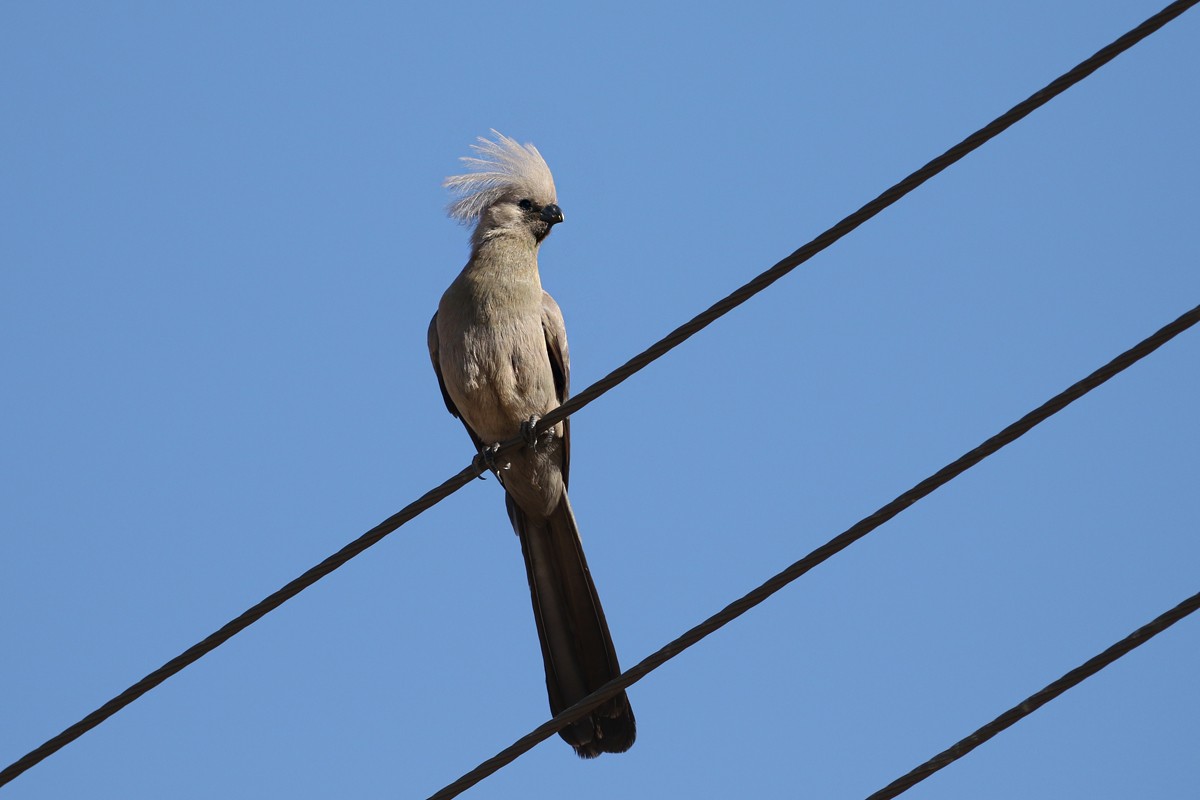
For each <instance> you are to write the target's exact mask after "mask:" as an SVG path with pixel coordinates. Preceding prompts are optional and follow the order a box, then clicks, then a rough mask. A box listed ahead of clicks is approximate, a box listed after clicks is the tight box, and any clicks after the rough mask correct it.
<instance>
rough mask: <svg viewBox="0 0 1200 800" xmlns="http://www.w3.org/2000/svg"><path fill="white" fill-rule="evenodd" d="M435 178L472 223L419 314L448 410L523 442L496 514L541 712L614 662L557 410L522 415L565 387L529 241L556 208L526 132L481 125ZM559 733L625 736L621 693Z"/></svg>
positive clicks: (560, 353) (594, 743)
mask: <svg viewBox="0 0 1200 800" xmlns="http://www.w3.org/2000/svg"><path fill="white" fill-rule="evenodd" d="M492 133H493V134H494V136H495V140H494V141H493V140H490V139H487V138H484V137H480V138H479V143H478V144H476V145H472V149H473V150H474V151H475V153H476V155H475V156H470V157H466V158H463V159H462V160H463V161H464V162H465V163H466V164H467V166H468V169H469V172H468V173H466V174H464V175H457V176H454V177H451V178H447V179H446V183H445V185H446V187H447V188H449V189H450V190H451V191H452V192H454V193H455V194H456V195H457V199H456V200H455V201H454V202H453V203H452V204H451V205H450V207H449V213H450V216H451V217H453V218H454V219H456V220H458V221H460V222H462V223H464V224H474V225H475V229H474V233H473V234H472V236H471V257H470V260H469V261H467V265H466V267H464V268H463V271H462V272H461V273H460V274H459V276H458V277H457V278H456V279H455V280H454V282H453V283H452V284H450V288H448V289H447V290H446V293H445V294H444V295H442V300H441V303H440V304H439V305H438V310H437V313H436V314H434V315H433V320H432V321H431V322H430V323H429V357H430V359H431V360H432V361H433V369H434V371H435V372H436V373H437V377H438V384H439V386H440V387H441V390H442V396H443V398H444V399H445V401H446V408H448V409H449V410H450V413H451V414H453V415H454V416H456V417H458V418H459V419H460V420H462V422H463V425H464V426H465V427H466V429H467V433H468V434H469V435H470V437H471V441H472V442H473V443H474V445H475V447H476V448H477V449H478V450H480V451H481V452H484V453H485V454H486V453H488V452H490V447H491V446H493V445H495V444H496V443H499V442H504V441H508V440H510V439H512V438H514V437H516V436H518V435H522V436H524V437H525V439H526V442H527V445H526V446H525V447H523V448H519V449H517V450H515V451H511V452H508V453H505V454H504V455H503V456H499V457H498V459H499V461H502V462H504V463H495V462H494V461H493V462H492V463H493V466H494V467H495V469H494V472H495V474H496V477H497V478H498V479H499V480H500V483H501V485H502V486H503V487H504V492H505V498H504V499H505V504H506V506H507V508H508V517H509V520H510V521H511V522H512V526H513V530H515V531H516V533H517V536H518V538H519V539H520V542H521V552H522V554H523V555H524V558H525V571H526V574H527V576H528V578H529V593H530V596H531V598H532V600H533V615H534V619H535V620H536V622H537V632H538V638H539V639H540V640H541V645H542V660H543V662H544V663H545V668H546V689H547V692H548V693H549V696H550V711H551V713H553V714H558V713H559V712H560V711H562V710H564V709H566V708H568V707H569V706H571V705H573V704H574V703H576V702H578V701H579V700H581V699H582V698H583V697H585V696H586V695H588V694H590V693H591V692H593V691H594V690H596V689H598V688H599V687H600V686H602V685H603V684H605V683H607V682H608V681H609V680H611V679H612V678H614V677H616V676H617V675H618V674H620V672H621V668H620V666H619V665H618V663H617V653H616V650H615V649H614V647H613V642H612V636H611V635H610V634H609V631H608V623H607V622H606V621H605V619H604V610H603V609H602V608H601V606H600V598H599V597H598V596H597V594H596V586H595V584H594V583H593V581H592V576H591V573H590V572H589V570H588V565H587V559H586V558H584V555H583V545H582V543H581V541H580V538H579V528H578V526H577V525H576V524H575V515H574V513H572V511H571V503H570V501H569V500H568V499H567V481H568V473H569V470H570V462H571V427H570V420H564V421H562V422H560V423H558V424H557V425H556V426H554V427H553V428H551V429H549V430H547V431H546V432H545V433H543V434H541V435H540V436H538V437H536V438H535V437H534V436H533V434H532V431H533V425H534V424H535V423H536V422H537V420H538V419H539V418H540V417H542V416H544V415H545V414H546V413H547V412H549V411H551V410H552V409H554V408H557V407H558V406H560V405H561V404H563V403H564V402H566V400H567V396H568V391H569V386H570V359H569V356H568V353H567V331H566V327H565V326H564V324H563V317H562V312H561V311H559V309H558V304H557V303H555V302H554V300H553V299H552V298H551V297H550V295H549V294H547V293H546V292H545V291H543V290H542V282H541V277H540V276H539V274H538V261H537V256H538V248H539V247H540V246H541V243H542V241H543V240H545V238H546V237H547V236H548V235H549V233H550V229H551V228H552V227H554V225H555V224H557V223H559V222H562V221H563V213H562V210H561V209H560V208H559V207H558V204H557V199H558V198H557V196H556V194H555V190H554V179H553V177H552V176H551V174H550V168H549V167H548V166H546V162H545V161H544V160H543V159H542V156H541V154H540V153H539V152H538V150H537V148H535V147H534V146H533V145H531V144H524V145H522V144H519V143H517V142H516V141H514V140H513V139H510V138H508V137H506V136H504V135H502V134H500V133H498V132H497V131H495V130H493V131H492ZM560 735H561V736H562V738H563V739H565V740H566V741H567V742H568V743H569V744H570V745H571V746H572V747H574V748H575V752H576V753H577V754H579V756H581V757H583V758H594V757H595V756H598V755H600V754H601V753H621V752H624V751H626V750H628V749H629V748H630V747H631V746H632V745H633V740H634V736H635V723H634V719H633V709H632V708H631V707H630V705H629V698H628V697H626V695H625V693H624V692H622V693H621V694H620V695H618V696H616V697H614V698H612V699H611V700H608V701H606V702H605V703H604V704H603V705H601V706H599V707H598V708H596V709H595V710H593V711H592V712H591V714H590V715H589V716H586V717H584V718H583V719H581V720H579V721H578V722H575V723H574V724H572V725H570V726H568V727H567V728H565V729H563V730H562V731H561V732H560Z"/></svg>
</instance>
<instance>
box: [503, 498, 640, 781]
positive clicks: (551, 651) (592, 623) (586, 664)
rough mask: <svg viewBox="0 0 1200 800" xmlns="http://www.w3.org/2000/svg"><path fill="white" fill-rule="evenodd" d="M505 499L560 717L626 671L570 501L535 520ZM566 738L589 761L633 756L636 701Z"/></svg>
mask: <svg viewBox="0 0 1200 800" xmlns="http://www.w3.org/2000/svg"><path fill="white" fill-rule="evenodd" d="M505 499H506V503H507V506H508V516H509V518H510V519H511V520H512V524H513V529H514V530H516V532H517V536H518V537H520V539H521V552H522V553H523V554H524V556H525V570H526V573H527V575H528V577H529V592H530V596H531V598H532V600H533V614H534V618H535V619H536V621H537V631H538V639H539V640H541V644H542V660H543V661H544V662H545V667H546V690H547V692H548V694H549V696H550V711H551V713H552V714H557V713H559V712H560V711H562V710H564V709H566V708H568V707H570V706H572V705H574V704H575V703H577V702H579V701H580V700H582V699H583V698H584V697H585V696H587V695H588V694H591V693H592V692H593V691H595V690H596V689H598V688H600V687H601V686H603V685H604V684H605V683H607V682H608V681H610V680H612V679H613V678H615V677H616V676H617V675H619V674H620V673H621V667H620V665H619V664H618V663H617V652H616V649H615V648H614V647H613V642H612V636H611V634H609V632H608V623H607V622H606V621H605V619H604V609H603V608H602V607H601V606H600V598H599V597H598V596H597V594H596V586H595V584H594V583H593V582H592V576H591V573H590V572H589V571H588V566H587V559H586V558H585V557H584V555H583V545H582V543H581V541H580V539H579V529H578V527H577V526H576V524H575V515H574V514H573V513H572V512H571V504H570V502H569V501H568V500H567V496H566V494H565V493H564V494H563V497H562V501H561V502H560V503H559V504H558V507H557V508H556V509H555V510H554V511H553V512H552V513H551V514H550V516H549V517H548V518H547V519H535V518H532V517H530V516H529V515H528V514H526V513H525V512H524V511H522V510H521V509H520V507H518V506H517V504H516V502H515V501H514V500H513V498H512V496H511V495H506V498H505ZM560 735H561V736H562V738H563V739H565V740H566V741H567V742H568V743H569V744H570V745H571V746H572V747H574V748H575V752H576V753H577V754H578V755H579V756H580V757H582V758H594V757H596V756H598V755H600V754H601V753H623V752H625V751H626V750H628V749H629V748H630V747H631V746H632V745H633V740H634V738H635V736H636V724H635V722H634V718H633V709H632V708H631V707H630V705H629V698H628V697H627V696H626V695H625V693H624V692H622V693H621V694H619V695H617V696H616V697H614V698H612V699H611V700H608V701H606V702H605V703H604V704H603V705H601V706H599V707H597V708H596V709H594V710H593V711H592V712H591V714H590V715H588V716H587V717H584V718H583V719H581V720H579V721H578V722H576V723H575V724H574V725H572V726H570V727H568V728H565V729H564V730H562V731H561V732H560Z"/></svg>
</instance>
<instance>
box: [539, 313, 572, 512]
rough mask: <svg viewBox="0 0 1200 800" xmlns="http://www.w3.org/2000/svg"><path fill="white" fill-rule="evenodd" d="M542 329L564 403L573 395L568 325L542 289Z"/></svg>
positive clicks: (565, 468) (565, 472) (566, 462)
mask: <svg viewBox="0 0 1200 800" xmlns="http://www.w3.org/2000/svg"><path fill="white" fill-rule="evenodd" d="M542 332H543V333H544V334H545V335H546V353H547V355H549V356H550V370H551V372H553V373H554V393H555V395H556V396H557V397H558V404H559V405H560V406H561V405H562V404H563V403H565V402H567V398H568V397H570V396H571V354H570V352H568V350H567V326H566V324H565V323H564V322H563V315H562V311H560V310H559V308H558V303H556V302H554V298H553V297H551V296H550V295H549V294H547V293H546V292H544V291H543V292H542ZM562 424H563V437H562V441H563V447H562V454H563V463H562V477H563V487H564V488H565V487H566V486H567V479H568V476H569V475H570V472H571V420H570V419H564V420H563V423H562Z"/></svg>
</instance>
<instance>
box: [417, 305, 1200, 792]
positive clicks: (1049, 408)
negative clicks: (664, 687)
mask: <svg viewBox="0 0 1200 800" xmlns="http://www.w3.org/2000/svg"><path fill="white" fill-rule="evenodd" d="M1197 322H1200V305H1198V306H1196V307H1195V308H1193V309H1192V310H1191V311H1188V312H1187V313H1186V314H1184V315H1183V316H1181V317H1179V318H1178V319H1177V320H1175V321H1174V322H1172V323H1170V324H1169V325H1166V326H1164V327H1163V328H1160V329H1159V330H1158V331H1157V332H1155V333H1154V334H1153V335H1151V336H1149V337H1147V338H1146V339H1143V340H1142V341H1141V342H1139V343H1138V344H1136V345H1134V346H1133V347H1131V348H1130V349H1128V350H1126V351H1125V352H1124V353H1122V354H1121V355H1119V356H1117V357H1116V358H1114V359H1113V360H1112V361H1110V362H1108V363H1107V364H1105V365H1104V366H1103V367H1101V368H1100V369H1098V370H1096V371H1095V372H1093V373H1092V374H1091V375H1088V376H1087V377H1086V378H1084V379H1083V380H1081V381H1079V382H1078V383H1076V384H1074V385H1072V386H1070V387H1069V388H1067V389H1065V390H1064V391H1062V392H1060V393H1059V394H1057V395H1055V396H1054V397H1052V398H1050V399H1049V400H1047V401H1046V402H1045V403H1043V404H1042V405H1040V406H1038V407H1037V408H1035V409H1034V410H1033V411H1030V412H1029V413H1028V414H1026V415H1025V416H1023V417H1021V418H1020V419H1019V420H1017V421H1016V422H1014V423H1013V424H1011V425H1009V426H1008V427H1007V428H1005V429H1004V430H1002V431H1000V432H999V433H997V434H996V435H995V436H993V437H991V438H990V439H988V440H987V441H985V442H984V443H983V444H981V445H979V446H978V447H976V448H975V449H974V450H971V451H969V452H967V453H965V454H963V455H962V456H960V457H959V458H957V459H956V460H954V461H953V462H951V463H950V464H947V465H946V466H944V467H942V468H941V469H940V470H938V471H937V472H935V473H934V474H933V475H930V476H929V477H928V478H926V479H925V480H923V481H921V482H920V483H918V484H917V485H916V486H914V487H912V488H911V489H909V490H908V491H907V492H905V493H904V494H902V495H900V496H899V497H897V498H896V499H895V500H893V501H891V502H890V503H888V504H887V505H885V506H883V507H882V508H880V509H879V510H878V511H876V512H875V513H873V514H871V515H870V516H868V517H864V518H863V519H861V520H859V521H858V522H856V523H855V524H854V525H852V526H851V527H850V528H847V529H846V530H845V531H844V532H842V533H840V534H838V535H837V536H835V537H834V538H832V539H830V540H829V541H828V542H826V543H825V544H823V545H821V546H820V547H818V548H817V549H816V550H813V551H812V552H811V553H809V554H808V555H806V556H805V557H804V558H802V559H800V560H799V561H797V562H796V563H795V564H792V565H791V566H790V567H788V568H787V569H785V570H784V571H783V572H780V573H779V574H778V575H776V576H775V577H773V578H771V579H770V580H768V581H767V582H766V583H764V584H762V585H761V586H759V587H757V588H756V589H754V590H753V591H751V592H749V593H747V594H746V595H744V596H742V597H741V598H739V599H738V600H735V601H734V602H732V603H730V604H729V605H728V606H726V607H725V608H723V609H722V610H721V611H719V612H717V613H716V614H713V615H712V616H711V617H709V618H708V619H706V620H705V621H704V622H701V623H700V624H699V625H697V626H695V627H694V628H692V629H691V630H689V631H687V632H686V633H684V634H683V635H682V636H680V637H679V638H677V639H675V640H674V641H672V642H670V643H668V644H666V645H664V646H663V647H662V648H660V649H659V650H657V651H655V652H654V653H652V654H650V655H649V656H647V657H646V658H644V659H642V660H641V661H640V662H638V663H637V664H636V665H635V666H633V667H631V668H630V669H628V670H626V671H625V672H623V673H621V674H620V675H618V676H617V677H616V678H613V679H612V680H611V681H609V682H608V683H606V684H604V685H603V686H601V687H600V688H599V689H597V690H596V691H594V692H592V693H591V694H590V695H588V696H587V697H585V698H583V699H582V700H580V701H579V702H578V703H576V704H575V705H573V706H571V707H570V708H568V709H567V710H565V711H563V712H561V713H560V714H558V716H556V717H554V718H553V719H551V720H549V721H547V722H544V723H542V724H541V725H539V726H538V727H537V728H535V729H534V730H532V731H530V732H529V733H527V734H526V735H524V736H522V737H521V738H520V739H518V740H517V741H515V742H514V743H513V744H511V745H509V746H508V747H506V748H505V749H504V750H501V751H500V752H499V753H497V754H496V755H494V756H492V757H491V758H489V759H488V760H487V761H484V762H483V763H482V764H480V765H479V766H477V767H476V768H475V769H473V770H471V771H470V772H468V773H466V774H465V775H463V776H462V777H461V778H459V779H458V780H456V781H454V782H453V783H451V784H449V785H447V786H446V787H445V788H444V789H442V790H441V791H439V792H437V793H435V794H433V795H431V796H430V797H429V800H449V798H451V797H457V796H458V795H459V794H461V793H462V792H464V791H465V790H467V789H469V788H471V787H472V786H474V785H475V784H476V783H479V781H481V780H483V779H484V778H486V777H488V776H489V775H491V774H492V773H494V772H496V771H497V770H499V769H500V768H501V767H504V766H505V765H507V764H509V763H511V762H512V761H515V760H516V759H517V758H518V757H520V756H521V755H523V754H524V753H526V752H527V751H529V750H532V749H533V748H534V746H536V745H537V744H538V743H540V742H541V741H543V740H545V739H548V738H550V737H551V736H553V735H554V734H556V733H558V731H559V730H560V729H562V728H565V727H566V726H567V725H570V724H571V723H572V722H574V721H575V720H578V719H581V718H583V717H584V716H585V715H587V713H588V712H590V711H591V710H592V709H593V708H595V707H596V706H598V705H600V704H601V703H603V702H604V701H606V700H608V699H609V698H611V697H614V696H616V695H617V694H619V693H620V692H623V691H625V689H627V688H628V687H630V686H632V685H633V684H635V683H637V682H638V681H640V680H641V679H642V678H644V677H646V675H648V674H649V673H651V672H653V671H654V670H656V669H658V668H659V667H660V666H662V665H663V664H665V663H666V662H668V661H670V660H671V659H672V658H674V657H675V656H677V655H679V654H680V653H682V652H683V651H684V650H686V649H687V648H689V647H691V646H692V645H694V644H695V643H696V642H698V641H700V640H701V639H703V638H705V637H706V636H708V635H709V634H711V633H714V632H716V631H717V630H719V629H720V628H722V627H724V626H725V625H727V624H728V623H730V622H732V621H733V620H735V619H737V618H738V617H740V616H741V615H742V614H745V613H746V612H747V611H749V610H750V609H752V608H754V607H755V606H756V605H758V604H759V603H761V602H763V601H764V600H766V599H767V598H768V597H770V596H771V595H773V594H775V593H776V592H778V591H779V590H780V589H782V588H783V587H784V586H787V585H788V584H789V583H791V582H792V581H794V580H796V579H797V578H799V577H800V576H801V575H803V574H804V573H806V572H808V571H809V570H811V569H812V568H813V567H815V566H817V565H818V564H820V563H822V562H823V561H825V560H827V559H829V558H831V557H833V556H834V555H836V554H837V553H840V552H841V551H842V550H845V549H846V548H847V547H849V546H850V545H852V544H854V543H855V542H857V541H858V540H859V539H861V538H863V537H864V536H866V535H867V534H868V533H870V532H871V531H873V530H875V529H876V528H878V527H879V526H880V525H882V524H883V523H885V522H887V521H888V520H890V519H892V518H893V517H895V516H896V515H897V514H899V513H900V512H901V511H904V510H905V509H906V508H908V507H909V506H911V505H913V504H914V503H916V502H917V501H918V500H920V499H921V498H923V497H925V496H927V495H929V494H931V493H932V492H933V491H934V490H936V489H938V488H940V487H941V486H943V485H945V484H947V483H949V482H950V481H951V480H953V479H954V478H956V477H958V476H959V475H961V474H962V473H963V472H966V471H967V470H968V469H970V468H971V467H973V466H975V465H976V464H978V463H979V462H980V461H982V460H983V459H985V458H987V457H988V456H990V455H992V454H993V453H995V452H996V451H997V450H999V449H1000V448H1002V447H1004V446H1005V445H1007V444H1010V443H1012V442H1014V441H1016V440H1017V439H1018V438H1020V437H1021V436H1023V435H1025V434H1026V433H1028V432H1029V431H1030V430H1032V429H1033V428H1034V427H1035V426H1036V425H1038V424H1039V423H1041V422H1043V421H1045V420H1046V419H1048V418H1050V417H1052V416H1053V415H1055V414H1057V413H1058V412H1059V411H1061V410H1063V409H1064V408H1066V407H1067V406H1068V405H1070V404H1071V403H1073V402H1074V401H1076V400H1078V399H1079V398H1080V397H1083V396H1084V395H1085V394H1087V393H1088V392H1090V391H1092V390H1093V389H1095V388H1096V387H1097V386H1100V385H1101V384H1102V383H1104V382H1105V381H1107V380H1108V379H1110V378H1112V377H1113V376H1114V375H1117V374H1118V373H1120V372H1122V371H1124V370H1125V369H1128V368H1129V367H1130V366H1132V365H1133V364H1135V363H1137V362H1138V361H1139V360H1141V359H1142V358H1145V357H1146V356H1147V355H1149V354H1150V353H1152V352H1154V351H1155V350H1157V349H1158V348H1159V347H1162V346H1163V345H1164V344H1166V343H1167V342H1169V341H1170V340H1171V339H1173V338H1175V337H1176V336H1178V335H1179V334H1181V333H1183V332H1184V331H1185V330H1187V329H1188V328H1190V327H1192V326H1193V325H1195V324H1196V323H1197Z"/></svg>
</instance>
